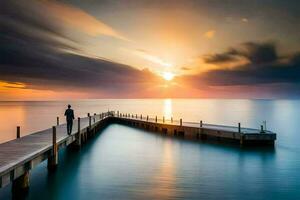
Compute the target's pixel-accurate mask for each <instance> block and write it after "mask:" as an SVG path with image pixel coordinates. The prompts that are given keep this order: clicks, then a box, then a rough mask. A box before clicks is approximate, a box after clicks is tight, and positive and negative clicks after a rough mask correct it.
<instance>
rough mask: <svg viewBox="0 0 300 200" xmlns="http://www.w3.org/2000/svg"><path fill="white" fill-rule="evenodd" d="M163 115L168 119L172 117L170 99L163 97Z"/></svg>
mask: <svg viewBox="0 0 300 200" xmlns="http://www.w3.org/2000/svg"><path fill="white" fill-rule="evenodd" d="M163 115H164V116H165V118H166V119H170V118H171V117H172V115H173V110H172V99H164V107H163Z"/></svg>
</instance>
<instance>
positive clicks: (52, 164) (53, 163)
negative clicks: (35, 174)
mask: <svg viewBox="0 0 300 200" xmlns="http://www.w3.org/2000/svg"><path fill="white" fill-rule="evenodd" d="M57 150H58V149H57V143H56V127H55V126H53V127H52V152H51V155H50V156H49V157H48V169H49V170H54V169H56V167H57V165H58V152H57Z"/></svg>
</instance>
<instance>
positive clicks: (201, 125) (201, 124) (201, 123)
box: [200, 120, 203, 128]
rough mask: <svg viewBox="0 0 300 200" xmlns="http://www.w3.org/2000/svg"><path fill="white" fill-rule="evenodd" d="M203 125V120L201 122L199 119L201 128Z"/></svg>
mask: <svg viewBox="0 0 300 200" xmlns="http://www.w3.org/2000/svg"><path fill="white" fill-rule="evenodd" d="M202 127H203V122H202V120H200V128H202Z"/></svg>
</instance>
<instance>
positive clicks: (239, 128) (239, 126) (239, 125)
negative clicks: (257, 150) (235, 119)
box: [238, 123, 241, 133]
mask: <svg viewBox="0 0 300 200" xmlns="http://www.w3.org/2000/svg"><path fill="white" fill-rule="evenodd" d="M238 130H239V133H241V123H239V124H238Z"/></svg>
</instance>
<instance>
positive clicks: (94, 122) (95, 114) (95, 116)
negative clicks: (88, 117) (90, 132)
mask: <svg viewBox="0 0 300 200" xmlns="http://www.w3.org/2000/svg"><path fill="white" fill-rule="evenodd" d="M95 122H96V113H94V123H95Z"/></svg>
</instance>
